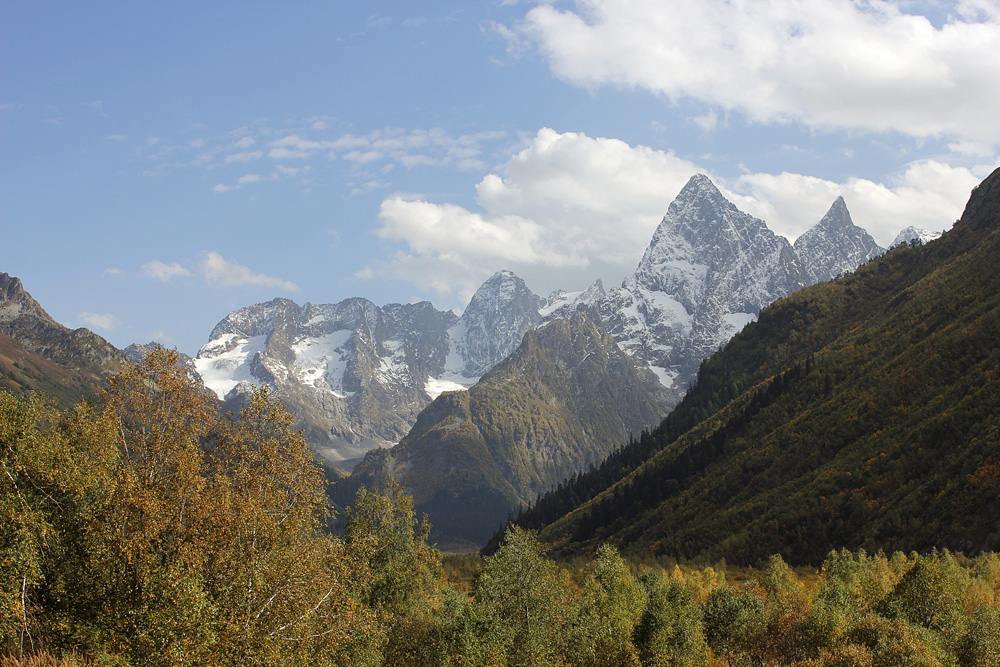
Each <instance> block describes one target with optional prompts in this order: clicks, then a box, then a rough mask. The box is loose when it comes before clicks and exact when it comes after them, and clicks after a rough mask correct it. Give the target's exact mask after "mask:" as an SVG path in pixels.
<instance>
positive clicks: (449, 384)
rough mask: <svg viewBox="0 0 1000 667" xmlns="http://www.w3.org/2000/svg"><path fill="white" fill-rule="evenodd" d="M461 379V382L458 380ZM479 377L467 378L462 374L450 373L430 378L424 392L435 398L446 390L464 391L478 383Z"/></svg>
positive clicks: (432, 398)
mask: <svg viewBox="0 0 1000 667" xmlns="http://www.w3.org/2000/svg"><path fill="white" fill-rule="evenodd" d="M456 380H459V381H460V382H456ZM478 381H479V378H467V377H464V376H462V375H449V376H448V377H447V378H446V377H440V378H428V379H427V383H426V384H425V385H424V392H425V393H426V394H427V395H428V396H430V397H431V400H434V399H435V398H437V397H438V396H440V395H441V394H443V393H444V392H446V391H462V390H464V389H468V388H469V387H471V386H472V385H474V384H476V382H478Z"/></svg>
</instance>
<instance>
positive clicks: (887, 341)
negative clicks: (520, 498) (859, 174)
mask: <svg viewBox="0 0 1000 667" xmlns="http://www.w3.org/2000/svg"><path fill="white" fill-rule="evenodd" d="M998 256H1000V171H998V172H994V174H993V175H991V176H990V177H989V178H988V179H987V180H986V181H984V182H983V183H982V184H981V185H980V186H979V187H978V188H977V189H976V190H975V191H974V192H973V195H972V198H971V199H970V202H969V204H968V207H967V209H966V212H965V214H964V215H963V217H962V219H961V220H960V221H959V222H958V223H956V225H955V228H954V229H953V230H952V231H951V232H949V233H948V234H946V235H945V236H943V237H942V238H941V239H940V240H938V241H935V242H933V243H930V244H928V245H927V246H923V247H902V248H898V249H896V250H894V251H892V252H890V253H888V254H887V255H886V256H884V257H882V258H881V259H879V260H876V261H874V262H871V263H869V264H867V265H865V266H863V267H861V268H859V269H858V271H857V272H856V273H854V274H852V275H849V276H847V277H845V278H843V279H841V280H838V281H835V282H832V283H824V284H820V285H816V286H814V287H811V288H809V289H806V290H803V291H801V292H798V293H796V294H794V295H792V296H791V297H788V298H786V299H782V300H780V301H778V302H776V303H775V304H773V305H772V306H771V307H769V308H768V309H766V310H765V311H763V312H762V313H761V316H760V319H759V321H758V322H757V323H755V324H753V325H751V326H748V327H747V328H746V329H744V331H743V332H742V333H741V334H739V335H738V336H737V337H736V338H734V339H733V341H732V342H731V343H730V344H729V345H727V346H726V348H725V349H724V350H722V351H721V352H719V353H717V354H715V355H714V356H713V357H712V358H711V359H709V360H708V361H707V362H706V363H705V364H704V365H703V367H702V369H701V372H700V374H699V378H698V384H697V386H696V387H695V389H694V390H693V391H692V392H690V393H689V395H688V396H687V397H686V398H685V400H684V401H683V402H682V403H681V405H680V406H678V408H677V409H676V410H675V411H674V413H672V414H671V415H670V417H669V418H668V419H667V420H665V421H664V423H663V425H661V427H660V428H659V429H657V430H656V431H655V432H654V433H652V434H650V435H648V436H644V437H643V438H641V439H640V441H638V442H634V443H632V444H631V445H629V447H627V448H625V449H624V450H623V451H621V452H619V453H617V454H616V455H614V456H612V457H611V458H610V459H609V460H608V462H607V464H606V465H605V466H603V467H602V469H600V470H598V471H595V472H593V473H590V474H587V475H583V476H580V477H578V478H576V479H575V480H571V481H570V482H569V483H568V484H566V485H565V486H564V488H563V490H562V491H561V492H556V493H552V494H549V496H547V497H545V498H543V499H541V501H540V502H539V503H538V506H537V507H535V508H533V509H532V510H530V511H528V512H527V513H526V514H525V516H523V517H522V518H521V523H522V524H523V525H526V526H532V527H539V526H543V525H546V524H548V525H547V526H546V527H545V528H544V531H543V533H542V534H543V537H545V538H546V539H548V540H549V541H552V542H555V543H557V544H558V545H560V547H561V549H562V550H563V551H565V552H573V551H576V550H580V549H587V550H589V549H591V548H593V547H594V546H595V545H596V544H598V543H599V542H601V541H605V540H612V541H614V542H618V543H620V544H622V545H626V546H628V547H629V548H631V549H634V550H641V551H652V552H654V553H660V554H666V555H670V556H675V557H681V558H706V559H718V558H726V559H728V560H730V561H731V562H743V563H752V562H755V561H757V560H759V559H763V558H766V557H767V556H768V555H770V554H773V553H780V554H782V555H783V556H785V557H786V558H787V559H789V560H793V561H798V562H802V561H807V562H813V563H818V562H820V561H821V560H822V559H823V557H824V556H825V555H826V554H827V553H828V552H829V550H830V549H832V548H840V547H847V548H851V549H857V548H866V549H869V550H872V551H874V550H878V549H886V550H894V549H901V550H911V549H916V550H927V549H930V548H932V547H948V548H952V549H958V550H963V551H979V550H984V549H996V548H998V547H1000V381H998V374H1000V275H998V272H997V257H998ZM588 499H589V500H588ZM574 507H576V509H572V508H574ZM571 509H572V511H569V510H571ZM566 511H569V513H568V514H565V516H562V517H561V518H556V517H558V516H560V515H562V514H563V513H564V512H566Z"/></svg>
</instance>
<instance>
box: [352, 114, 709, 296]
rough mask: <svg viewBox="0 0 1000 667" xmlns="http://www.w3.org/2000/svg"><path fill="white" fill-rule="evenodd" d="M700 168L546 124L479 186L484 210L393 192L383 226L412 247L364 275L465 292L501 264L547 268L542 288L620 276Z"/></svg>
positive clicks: (531, 270)
mask: <svg viewBox="0 0 1000 667" xmlns="http://www.w3.org/2000/svg"><path fill="white" fill-rule="evenodd" d="M697 171H698V168H697V167H696V165H694V164H692V163H690V162H688V161H686V160H683V159H680V158H678V157H676V156H675V155H673V154H672V153H669V152H665V151H657V150H653V149H651V148H646V147H643V146H639V147H632V146H629V145H628V144H627V143H625V142H623V141H620V140H617V139H604V138H596V139H595V138H591V137H588V136H586V135H584V134H579V133H573V132H568V133H564V134H560V133H558V132H556V131H554V130H552V129H548V128H543V129H542V130H540V131H539V132H538V133H537V135H536V136H535V137H534V139H533V141H532V142H531V143H530V145H529V146H528V147H526V148H525V149H523V150H522V151H520V152H519V153H517V154H516V155H514V156H513V157H512V158H511V159H510V160H509V161H508V162H507V164H506V165H505V166H504V168H503V170H502V174H489V175H487V176H486V177H485V178H483V179H482V180H481V181H480V182H479V184H478V185H477V186H476V200H477V203H478V204H479V205H480V207H481V208H482V211H481V212H477V211H469V210H467V209H465V208H463V207H460V206H456V205H453V204H440V203H434V202H429V201H424V200H422V199H420V198H415V197H404V196H394V197H390V198H388V199H386V200H384V201H383V203H382V206H381V209H380V212H379V218H380V220H381V227H380V228H379V230H378V232H377V233H378V234H379V236H381V237H382V238H385V239H389V240H393V241H399V242H401V243H403V244H404V245H405V246H406V247H407V250H406V251H405V252H401V253H399V254H397V255H396V256H395V257H393V258H392V260H390V261H388V262H385V263H383V264H381V265H378V266H375V267H367V268H368V271H367V272H366V273H365V275H366V276H369V275H372V274H378V275H388V276H391V277H395V278H403V279H409V280H412V281H413V282H417V283H419V284H423V285H425V286H426V285H429V286H430V287H431V288H432V289H434V290H435V291H437V292H438V293H439V294H448V293H454V294H456V295H461V296H463V297H464V296H465V295H467V294H471V290H473V289H474V288H475V287H476V286H477V285H478V284H479V283H480V282H482V280H483V279H484V278H485V277H488V276H489V275H490V274H491V273H493V272H494V271H496V270H497V269H499V268H511V269H514V270H515V271H518V272H519V273H520V274H521V275H522V276H523V277H525V278H526V279H528V278H530V277H532V276H535V277H537V278H538V279H541V277H542V274H545V275H546V276H547V277H546V280H548V281H550V282H548V283H543V284H544V285H545V286H544V287H540V288H539V289H543V290H544V289H548V288H549V287H550V286H551V287H553V288H554V287H555V286H558V284H559V283H556V282H551V281H557V280H566V279H571V278H572V277H574V276H575V277H576V279H577V280H579V279H580V277H581V276H586V275H588V274H594V273H595V272H596V275H593V277H594V278H596V277H599V276H602V275H603V276H605V277H606V276H608V275H609V274H610V275H612V276H614V277H616V278H617V279H620V278H621V277H623V276H624V275H626V274H627V273H629V272H631V271H632V270H634V269H635V265H636V263H637V262H638V261H639V258H640V257H641V256H642V252H643V250H644V249H645V246H646V244H648V243H649V239H650V237H651V236H652V233H653V230H654V229H655V228H656V225H657V224H658V222H659V221H660V219H661V218H662V216H663V213H664V211H665V210H666V207H667V205H668V204H669V203H670V200H671V198H672V197H673V196H674V195H676V193H677V192H678V191H679V190H680V188H681V187H682V186H683V184H684V183H685V182H686V181H687V179H688V178H690V177H691V175H692V174H694V173H695V172H697ZM591 279H592V278H591ZM561 284H562V285H566V283H561ZM571 288H572V287H567V289H571Z"/></svg>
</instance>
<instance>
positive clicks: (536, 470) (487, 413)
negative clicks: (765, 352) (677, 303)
mask: <svg viewBox="0 0 1000 667" xmlns="http://www.w3.org/2000/svg"><path fill="white" fill-rule="evenodd" d="M665 398H666V397H665V392H664V389H663V387H662V386H661V385H660V383H659V381H658V380H657V378H656V377H655V376H654V375H653V374H652V373H651V372H649V371H648V370H646V369H641V368H639V367H637V366H636V365H635V364H634V363H633V362H632V360H631V359H630V358H629V357H628V356H627V355H626V354H625V353H624V352H622V350H621V348H619V347H618V345H617V344H616V343H615V341H614V339H613V338H612V337H611V335H610V334H609V333H608V332H607V331H606V330H605V329H604V327H603V326H601V324H600V318H599V315H598V313H597V311H596V310H591V309H587V308H586V307H581V308H580V309H579V310H577V311H576V312H575V313H574V314H573V315H572V316H571V317H570V318H569V319H557V320H553V321H551V322H549V323H548V324H545V325H543V326H542V327H541V328H539V329H536V330H531V331H529V332H527V333H526V334H525V335H524V339H523V341H522V342H521V344H520V346H519V347H518V348H517V350H516V351H515V352H514V353H513V354H511V355H510V356H509V357H508V358H507V359H506V360H504V361H503V362H501V363H500V364H499V365H497V366H496V367H495V368H494V369H493V370H491V371H490V372H489V373H487V374H486V375H485V376H484V377H483V378H482V379H481V380H480V381H479V382H478V383H477V384H476V385H475V386H473V387H472V388H471V389H469V390H468V391H460V392H448V393H444V394H442V395H441V396H439V397H438V398H436V399H435V400H434V402H432V403H431V404H430V405H429V406H427V408H425V409H424V411H423V412H421V413H420V416H419V417H418V419H417V422H416V424H415V425H414V427H413V429H412V430H411V431H410V433H409V434H408V435H407V436H406V437H405V438H404V439H403V440H402V441H401V442H400V443H399V444H398V445H397V446H396V447H394V448H393V449H392V450H379V451H373V452H370V453H369V454H368V455H367V456H366V457H365V460H364V461H363V462H362V463H361V464H360V465H359V466H358V468H356V469H355V471H354V474H353V475H352V477H351V479H350V480H349V486H351V488H352V489H353V488H356V487H357V486H359V485H361V484H363V483H373V482H374V483H378V482H379V481H381V480H383V479H384V478H385V477H386V476H388V475H393V476H396V477H397V478H399V479H400V480H401V481H402V482H403V483H404V485H405V487H406V489H407V492H409V493H412V494H413V496H414V504H415V508H416V510H417V511H418V512H427V513H428V514H429V515H430V517H431V522H432V525H433V527H434V529H435V537H436V539H438V540H442V541H444V542H446V543H454V542H466V543H472V544H480V543H482V542H484V541H485V540H486V539H487V538H488V537H489V536H490V534H492V532H493V531H494V530H495V529H496V527H497V526H498V525H499V524H500V523H502V522H503V520H504V519H505V518H506V517H507V514H508V512H510V511H516V509H517V507H518V505H527V504H529V503H531V502H532V501H533V500H534V499H535V497H536V496H537V495H538V494H540V493H543V492H545V491H547V490H548V489H550V488H552V487H554V486H555V485H556V484H557V483H558V482H560V481H561V480H563V479H565V478H566V477H568V476H570V475H573V474H575V473H577V472H580V471H583V470H586V469H587V467H588V466H590V465H592V464H597V463H598V462H600V461H601V460H602V459H603V458H604V457H605V456H607V454H608V453H609V452H610V451H611V450H612V449H614V448H615V447H619V446H621V445H622V444H623V443H624V442H626V441H627V440H628V438H629V435H630V434H636V435H638V433H639V432H640V431H641V430H642V429H644V428H649V427H651V426H653V425H655V424H657V423H659V421H660V419H661V418H662V417H663V411H664V408H663V405H664V403H665ZM345 495H348V496H349V494H345Z"/></svg>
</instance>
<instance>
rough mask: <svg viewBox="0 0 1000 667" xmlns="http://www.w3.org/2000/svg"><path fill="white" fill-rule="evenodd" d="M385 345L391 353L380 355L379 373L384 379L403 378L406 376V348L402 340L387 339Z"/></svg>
mask: <svg viewBox="0 0 1000 667" xmlns="http://www.w3.org/2000/svg"><path fill="white" fill-rule="evenodd" d="M383 345H384V346H385V347H386V349H387V350H388V351H389V354H387V355H384V356H381V357H379V373H380V374H381V376H382V378H383V379H384V380H388V381H390V382H391V381H392V380H403V379H405V377H406V349H405V348H404V347H403V341H401V340H387V341H385V343H383Z"/></svg>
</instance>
